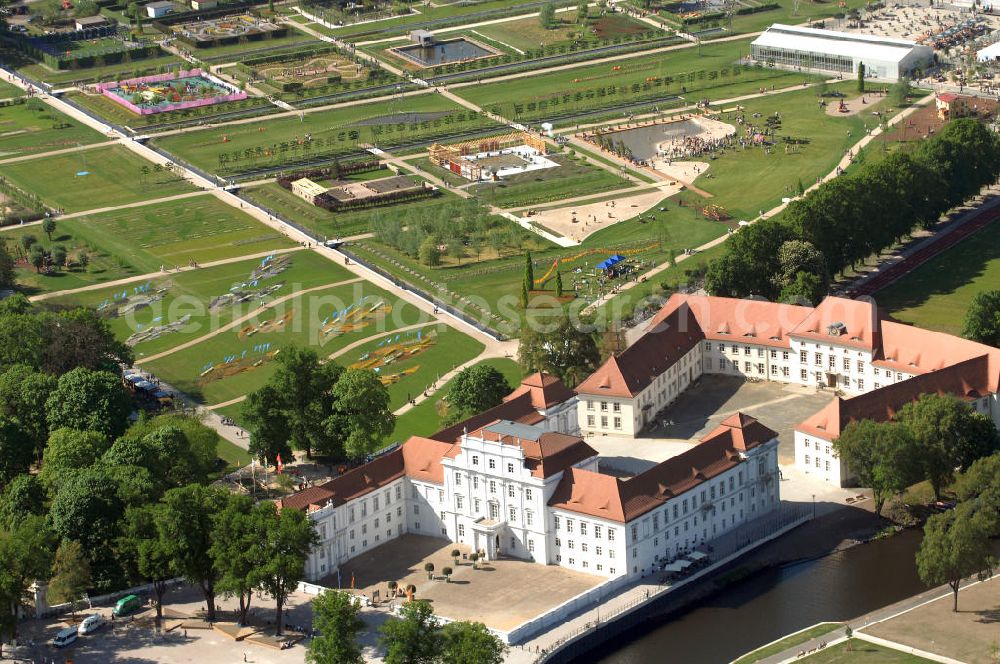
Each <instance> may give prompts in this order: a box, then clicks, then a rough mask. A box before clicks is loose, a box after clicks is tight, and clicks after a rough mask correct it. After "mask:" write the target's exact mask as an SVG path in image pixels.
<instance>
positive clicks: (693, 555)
mask: <svg viewBox="0 0 1000 664" xmlns="http://www.w3.org/2000/svg"><path fill="white" fill-rule="evenodd" d="M687 557H688V558H690V559H691V560H694V561H699V560H704V559H705V558H708V554H707V553H702V552H701V551H692V552H691V553H689V554H687Z"/></svg>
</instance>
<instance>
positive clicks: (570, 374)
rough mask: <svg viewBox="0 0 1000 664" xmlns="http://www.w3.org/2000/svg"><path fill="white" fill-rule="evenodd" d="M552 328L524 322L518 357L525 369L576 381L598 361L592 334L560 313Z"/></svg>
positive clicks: (598, 355) (589, 371) (595, 365)
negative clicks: (542, 327) (543, 329)
mask: <svg viewBox="0 0 1000 664" xmlns="http://www.w3.org/2000/svg"><path fill="white" fill-rule="evenodd" d="M549 327H550V329H551V331H541V330H535V329H533V327H532V326H530V325H529V326H526V327H525V329H524V330H523V331H522V333H521V345H520V348H519V349H518V360H519V362H520V364H521V367H522V369H524V371H525V372H526V373H533V372H535V371H542V372H545V373H550V374H552V375H554V376H557V377H558V378H559V379H560V380H562V381H563V382H564V383H566V384H567V385H571V386H572V385H576V384H577V383H579V382H580V381H581V380H583V378H584V377H585V376H587V375H588V374H590V373H592V372H593V371H594V370H595V369H596V368H597V365H598V364H599V363H600V361H601V356H600V353H598V351H597V344H596V342H595V341H594V337H593V335H591V334H590V333H589V332H585V331H583V330H580V329H578V328H577V327H576V326H574V325H573V323H572V321H571V320H570V319H569V317H568V316H563V317H562V318H561V320H559V322H558V323H557V324H556V325H555V326H554V328H553V327H552V326H549Z"/></svg>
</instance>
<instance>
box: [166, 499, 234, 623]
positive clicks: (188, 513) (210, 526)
mask: <svg viewBox="0 0 1000 664" xmlns="http://www.w3.org/2000/svg"><path fill="white" fill-rule="evenodd" d="M162 503H163V507H162V509H160V510H158V511H157V518H156V527H157V530H158V531H159V532H160V534H161V536H162V537H164V539H166V541H167V542H169V548H168V552H167V555H168V556H169V557H170V559H171V560H173V562H174V565H175V566H176V569H177V571H178V572H179V573H181V574H182V575H183V576H184V578H186V579H187V580H188V581H189V582H190V583H193V584H196V585H198V587H199V588H201V592H202V594H203V595H204V597H205V606H206V609H207V615H206V618H207V620H208V621H209V622H213V621H215V594H216V592H215V584H216V582H217V581H218V579H219V571H218V569H217V568H216V566H215V562H214V560H213V559H212V556H211V553H210V552H211V551H212V545H213V544H214V543H215V539H214V535H215V527H214V525H215V524H214V517H215V515H216V514H218V513H219V512H220V511H221V510H222V509H224V508H225V505H226V492H225V491H224V490H222V489H218V488H215V487H206V486H202V485H200V484H189V485H188V486H185V487H180V488H178V489H171V490H170V491H167V493H166V494H164V496H163V500H162Z"/></svg>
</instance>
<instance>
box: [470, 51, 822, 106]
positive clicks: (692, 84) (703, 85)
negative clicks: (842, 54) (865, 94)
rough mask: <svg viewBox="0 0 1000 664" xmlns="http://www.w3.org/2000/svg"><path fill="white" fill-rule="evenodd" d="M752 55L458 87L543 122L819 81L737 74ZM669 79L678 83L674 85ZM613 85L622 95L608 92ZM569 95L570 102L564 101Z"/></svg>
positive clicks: (659, 60) (633, 63) (683, 54)
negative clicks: (734, 69)
mask: <svg viewBox="0 0 1000 664" xmlns="http://www.w3.org/2000/svg"><path fill="white" fill-rule="evenodd" d="M748 50H749V41H742V40H738V41H732V42H726V43H724V44H711V45H706V46H703V47H701V48H681V49H678V50H675V51H672V52H669V53H658V54H655V55H650V56H645V57H641V56H637V57H635V58H632V59H629V60H628V61H617V62H609V63H603V64H597V65H588V66H582V67H573V68H571V69H565V70H560V71H555V72H550V73H547V74H546V73H542V74H539V75H537V76H530V77H526V78H519V79H517V80H516V83H515V82H511V81H497V82H495V83H486V84H483V85H472V86H468V87H463V88H458V89H456V93H457V94H458V95H460V96H462V97H463V98H465V99H468V100H469V101H471V102H473V103H475V104H478V105H479V106H481V107H483V108H486V109H489V110H493V111H499V112H500V114H501V115H503V116H504V117H508V118H517V119H538V118H544V117H552V116H556V115H559V116H562V115H565V114H567V113H572V112H584V111H591V110H595V109H600V108H605V107H612V106H616V105H620V104H624V103H636V104H638V103H643V102H646V101H648V102H649V103H653V102H655V101H656V100H657V99H667V98H670V97H673V96H678V95H680V96H684V98H685V99H687V100H688V103H693V102H694V101H696V100H698V99H701V98H704V97H709V98H712V99H725V98H729V97H733V96H737V95H741V94H747V93H750V92H755V91H756V90H757V89H758V88H760V87H761V86H764V85H767V86H771V85H774V86H776V87H779V88H780V87H784V86H788V85H793V84H795V83H801V82H803V81H807V80H810V81H811V80H817V77H815V76H807V75H804V74H799V73H793V72H786V71H782V70H777V69H753V68H747V67H741V71H740V73H739V74H738V75H733V74H732V73H731V72H732V67H733V65H734V64H735V63H736V62H737V61H738V60H739V58H740V57H741V56H743V55H746V53H747V52H748ZM616 68H617V69H616ZM723 71H725V72H726V73H725V74H723V73H722V72H723ZM667 77H671V78H672V79H673V80H672V81H671V82H669V83H668V82H667V81H666V78H667ZM650 79H660V80H661V85H659V86H656V85H655V83H656V81H651V80H650ZM611 86H614V87H615V89H616V94H613V95H612V94H609V93H608V91H609V90H610V89H611ZM565 96H568V99H566V100H564V99H563V97H565ZM541 102H544V105H542V104H541ZM553 102H555V103H553Z"/></svg>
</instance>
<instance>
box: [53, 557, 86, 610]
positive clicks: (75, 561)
mask: <svg viewBox="0 0 1000 664" xmlns="http://www.w3.org/2000/svg"><path fill="white" fill-rule="evenodd" d="M89 587H90V561H89V560H87V557H86V556H85V555H84V554H83V549H82V548H81V547H80V543H79V542H77V541H75V540H63V541H62V543H60V544H59V548H58V549H56V557H55V562H54V563H53V564H52V578H51V579H50V580H49V597H50V598H51V599H52V600H53V603H61V602H70V603H71V604H72V607H73V615H76V606H77V601H79V599H80V597H81V596H82V595H83V594H84V593H85V592H86V591H87V588H89Z"/></svg>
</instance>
